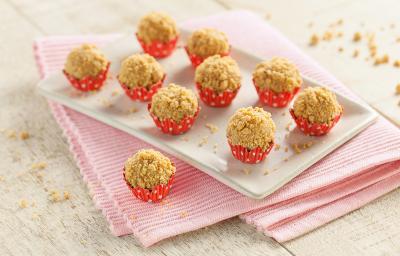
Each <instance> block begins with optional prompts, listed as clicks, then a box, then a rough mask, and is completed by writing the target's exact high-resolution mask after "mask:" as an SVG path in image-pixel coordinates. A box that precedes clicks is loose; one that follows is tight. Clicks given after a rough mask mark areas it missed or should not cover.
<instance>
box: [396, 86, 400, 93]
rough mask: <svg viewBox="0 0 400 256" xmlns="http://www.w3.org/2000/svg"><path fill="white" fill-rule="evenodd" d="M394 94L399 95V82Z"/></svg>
mask: <svg viewBox="0 0 400 256" xmlns="http://www.w3.org/2000/svg"><path fill="white" fill-rule="evenodd" d="M396 94H397V95H400V83H398V84H397V85H396Z"/></svg>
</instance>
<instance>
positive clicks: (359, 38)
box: [353, 32, 362, 42]
mask: <svg viewBox="0 0 400 256" xmlns="http://www.w3.org/2000/svg"><path fill="white" fill-rule="evenodd" d="M361 39H362V36H361V33H360V32H355V33H354V35H353V42H358V41H360V40H361Z"/></svg>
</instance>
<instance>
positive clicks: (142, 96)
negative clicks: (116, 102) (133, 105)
mask: <svg viewBox="0 0 400 256" xmlns="http://www.w3.org/2000/svg"><path fill="white" fill-rule="evenodd" d="M165 77H166V75H164V76H163V78H162V79H161V80H160V81H158V82H157V83H155V84H153V85H152V86H150V88H149V89H147V88H145V87H141V86H136V87H132V88H129V87H128V86H126V85H125V84H123V83H122V82H121V81H120V80H119V79H118V82H119V84H120V85H121V87H122V89H124V91H125V94H126V95H127V96H128V97H129V98H131V99H132V100H138V101H143V102H145V101H150V100H151V98H152V97H153V95H154V94H155V93H156V92H157V91H158V89H160V88H161V86H162V84H163V83H164V80H165Z"/></svg>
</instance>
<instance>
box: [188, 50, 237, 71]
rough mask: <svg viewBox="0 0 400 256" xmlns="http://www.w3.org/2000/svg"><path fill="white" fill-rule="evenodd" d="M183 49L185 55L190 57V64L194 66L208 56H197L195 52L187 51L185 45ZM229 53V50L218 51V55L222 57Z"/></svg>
mask: <svg viewBox="0 0 400 256" xmlns="http://www.w3.org/2000/svg"><path fill="white" fill-rule="evenodd" d="M185 51H186V53H187V55H188V56H189V59H190V62H191V63H192V66H193V67H195V68H196V67H197V66H198V65H200V64H201V63H202V62H203V61H204V60H205V59H207V58H208V57H210V56H207V57H205V58H203V57H200V56H197V55H196V54H192V53H189V51H188V49H187V47H186V46H185ZM229 53H230V51H229V52H226V53H219V54H218V55H220V56H221V57H224V56H228V55H229Z"/></svg>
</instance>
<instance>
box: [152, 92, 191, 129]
mask: <svg viewBox="0 0 400 256" xmlns="http://www.w3.org/2000/svg"><path fill="white" fill-rule="evenodd" d="M197 109H198V102H197V98H196V96H195V94H194V93H193V91H192V90H189V89H186V88H184V87H182V86H179V85H176V84H169V85H168V86H167V87H164V88H161V89H159V90H158V91H157V93H156V94H154V95H153V98H152V100H151V108H150V112H151V113H153V114H154V115H155V116H157V117H158V118H159V119H160V120H164V119H172V120H174V121H176V122H179V121H181V120H182V119H183V118H184V117H186V116H194V115H195V113H196V112H197Z"/></svg>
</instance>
